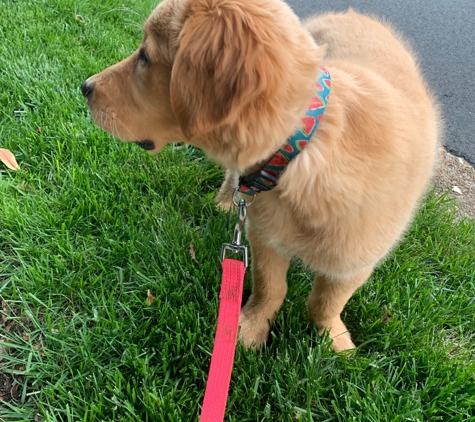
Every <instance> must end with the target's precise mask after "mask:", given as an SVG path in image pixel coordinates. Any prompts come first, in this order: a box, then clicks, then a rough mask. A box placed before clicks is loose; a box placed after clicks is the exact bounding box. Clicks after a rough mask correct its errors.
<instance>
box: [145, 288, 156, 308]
mask: <svg viewBox="0 0 475 422" xmlns="http://www.w3.org/2000/svg"><path fill="white" fill-rule="evenodd" d="M155 299H156V297H155V295H154V294H153V293H152V292H151V291H150V289H148V290H147V300H146V302H145V303H146V304H147V306H150V305H151V304H152V303H153V302H155Z"/></svg>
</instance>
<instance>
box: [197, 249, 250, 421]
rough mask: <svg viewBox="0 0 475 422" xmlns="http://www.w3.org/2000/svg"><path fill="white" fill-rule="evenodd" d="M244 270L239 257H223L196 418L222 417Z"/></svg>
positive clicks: (237, 321) (230, 368)
mask: <svg viewBox="0 0 475 422" xmlns="http://www.w3.org/2000/svg"><path fill="white" fill-rule="evenodd" d="M245 272H246V268H245V266H244V263H243V262H242V261H236V260H234V259H228V258H226V259H224V260H223V280H222V284H221V293H220V295H219V298H220V305H219V313H218V326H217V328H216V336H215V339H214V346H213V354H212V356H211V366H210V370H209V374H208V383H207V385H206V390H205V397H204V401H203V408H202V409H201V417H200V422H221V421H223V420H224V412H225V410H226V401H227V399H228V390H229V383H230V381H231V372H232V369H233V362H234V352H235V350H236V340H237V333H238V325H239V313H240V312H241V300H242V288H243V284H244V274H245Z"/></svg>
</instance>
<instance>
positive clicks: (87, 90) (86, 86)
mask: <svg viewBox="0 0 475 422" xmlns="http://www.w3.org/2000/svg"><path fill="white" fill-rule="evenodd" d="M93 91H94V88H93V85H92V83H91V81H90V80H89V79H88V80H86V82H84V83H83V84H82V85H81V92H82V95H84V96H85V97H86V98H87V99H88V100H89V99H90V98H91V96H92V93H93Z"/></svg>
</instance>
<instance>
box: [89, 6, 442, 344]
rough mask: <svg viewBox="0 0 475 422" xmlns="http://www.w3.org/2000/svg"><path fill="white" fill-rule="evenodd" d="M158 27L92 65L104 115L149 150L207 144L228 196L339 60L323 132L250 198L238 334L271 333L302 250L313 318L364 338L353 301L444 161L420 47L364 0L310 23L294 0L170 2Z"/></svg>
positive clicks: (344, 338)
mask: <svg viewBox="0 0 475 422" xmlns="http://www.w3.org/2000/svg"><path fill="white" fill-rule="evenodd" d="M144 30H145V35H144V38H143V41H142V43H141V45H140V47H139V49H137V51H136V52H135V53H134V54H132V55H131V56H130V57H129V58H127V59H125V60H124V61H122V62H120V63H118V64H116V65H114V66H112V67H110V68H108V69H106V70H104V71H103V72H102V73H100V74H98V75H95V76H93V77H91V78H90V79H88V81H87V84H88V87H89V88H90V91H89V95H88V105H89V107H90V109H91V111H92V116H93V120H94V121H95V122H96V123H97V124H98V125H99V126H100V127H102V128H103V129H104V130H107V131H109V132H110V133H112V134H113V135H115V136H117V137H119V138H121V139H123V140H125V141H143V140H149V141H152V142H153V148H152V149H151V151H150V152H157V151H159V150H160V149H161V148H162V147H163V146H164V145H165V144H167V143H169V142H176V141H184V142H187V143H189V144H191V145H194V146H196V147H198V148H201V149H202V150H204V151H205V152H206V154H207V155H208V156H209V157H211V158H213V159H214V160H216V161H217V162H219V163H221V164H222V165H223V166H224V167H226V168H227V169H228V173H227V179H226V181H225V183H224V184H223V187H222V188H221V191H220V194H219V197H220V199H221V200H222V201H223V203H226V201H227V198H229V194H230V192H231V191H232V189H233V188H234V187H235V186H236V175H237V174H247V173H250V172H252V171H254V170H256V169H257V168H259V167H260V166H262V165H263V163H264V162H265V161H266V160H268V159H269V158H270V157H271V156H272V155H273V153H274V152H275V151H277V150H278V149H279V148H280V147H281V146H282V145H283V144H284V143H285V141H286V139H287V138H288V137H289V135H291V134H292V133H293V132H294V130H295V129H296V127H298V125H299V122H300V118H301V117H302V116H304V114H305V111H306V109H307V106H308V105H309V103H310V99H311V97H312V95H313V87H314V83H315V81H316V79H317V75H318V67H319V65H323V66H325V67H326V68H327V69H328V70H329V71H330V73H331V75H332V90H331V94H330V98H329V103H328V107H327V109H326V111H325V114H324V115H323V119H322V121H321V123H320V126H319V127H318V130H317V131H316V133H315V134H314V136H313V138H312V140H311V142H310V143H309V144H308V146H307V147H306V148H305V149H304V150H303V152H302V153H301V154H300V155H299V156H297V158H295V159H294V160H293V161H292V163H291V164H290V165H289V166H288V168H287V170H286V172H285V173H284V175H283V176H282V178H281V179H280V181H279V183H278V186H277V187H276V188H275V189H274V190H272V191H269V192H264V193H260V194H258V195H257V197H256V199H255V201H254V203H253V204H252V206H250V207H249V209H248V221H247V236H248V240H249V243H250V245H251V256H252V276H253V291H252V295H251V297H250V299H249V300H248V302H247V304H246V305H245V306H244V308H243V309H242V312H241V320H240V337H241V339H242V341H243V342H244V344H246V345H256V346H259V345H261V344H262V343H263V342H265V340H266V338H267V336H268V333H269V322H272V321H273V320H274V318H275V315H276V312H277V311H278V310H279V308H280V306H281V304H282V302H283V300H284V297H285V295H286V291H287V285H286V272H287V269H288V267H289V262H290V259H291V258H292V257H294V256H296V257H298V258H300V259H301V260H303V261H304V262H305V263H306V264H307V265H308V266H309V267H311V268H312V269H313V270H314V271H315V273H316V276H315V282H314V286H313V289H312V291H311V293H310V296H309V299H308V311H309V315H310V318H311V320H312V321H313V322H314V323H315V324H316V325H317V326H318V328H319V330H320V332H322V331H324V330H329V333H330V336H331V338H333V347H334V349H335V350H344V349H349V348H353V347H354V345H353V343H352V341H351V338H350V335H349V333H348V331H347V329H346V327H345V325H344V324H343V322H342V321H341V319H340V313H341V312H342V309H343V307H344V305H345V304H346V302H347V301H348V299H349V298H350V297H351V295H352V294H353V292H354V291H355V290H356V289H357V288H358V287H359V286H361V285H362V284H363V283H364V282H365V281H366V280H367V279H368V277H369V276H370V275H371V273H372V271H373V268H374V266H375V265H376V264H377V263H378V261H380V260H381V259H382V258H383V257H384V256H385V255H386V254H387V253H388V252H389V251H390V250H391V248H392V247H393V246H394V244H395V243H396V242H397V240H398V239H399V237H400V236H401V234H402V233H403V231H404V230H405V228H406V227H407V225H408V223H409V222H410V220H411V216H412V215H413V213H414V210H415V208H416V206H417V204H418V201H419V199H420V197H421V195H422V193H423V192H424V189H425V187H426V184H427V182H428V180H429V178H430V176H431V174H432V171H433V166H434V161H435V155H436V149H437V148H436V144H437V138H438V131H439V130H438V122H439V121H440V118H439V115H438V111H437V107H436V105H435V101H434V99H433V98H432V97H431V95H430V94H429V93H428V90H427V88H426V85H425V83H424V82H423V80H422V77H421V74H420V71H419V69H418V67H417V64H416V62H415V60H414V58H413V56H412V54H411V53H410V52H409V49H408V48H407V46H406V45H405V44H404V42H402V41H401V39H400V37H399V36H398V35H397V34H396V33H395V32H394V31H393V30H391V29H390V28H389V27H388V25H387V24H384V23H381V22H379V21H377V20H375V19H371V18H369V17H366V16H362V15H360V14H358V13H356V12H354V11H352V10H349V11H348V12H346V13H338V14H327V15H323V16H315V17H312V18H310V19H308V20H307V21H306V22H304V23H303V24H302V23H301V22H299V20H298V19H297V17H296V16H295V15H294V13H293V12H292V11H291V10H290V8H289V7H288V6H287V5H286V4H285V3H283V2H282V1H280V0H164V1H163V2H162V3H160V5H159V6H158V7H157V8H156V9H155V11H154V12H153V13H152V14H151V16H150V17H149V19H148V20H147V22H146V24H145V27H144ZM149 145H152V144H151V143H150V142H149Z"/></svg>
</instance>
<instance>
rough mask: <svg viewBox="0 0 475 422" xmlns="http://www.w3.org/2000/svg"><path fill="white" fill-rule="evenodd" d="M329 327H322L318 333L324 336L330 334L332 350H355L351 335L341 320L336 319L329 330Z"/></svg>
mask: <svg viewBox="0 0 475 422" xmlns="http://www.w3.org/2000/svg"><path fill="white" fill-rule="evenodd" d="M328 325H330V324H328ZM328 325H327V324H325V326H323V327H322V326H320V327H319V330H318V332H319V333H320V335H322V334H323V333H324V332H328V334H329V337H330V338H331V339H332V349H333V350H334V351H335V352H343V351H345V350H351V349H355V348H356V346H355V344H354V343H353V342H352V341H351V334H350V332H349V331H348V329H347V328H346V325H345V324H344V323H343V321H342V320H341V319H340V318H337V319H335V320H334V321H333V322H332V324H331V325H330V327H331V328H328Z"/></svg>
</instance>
